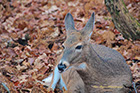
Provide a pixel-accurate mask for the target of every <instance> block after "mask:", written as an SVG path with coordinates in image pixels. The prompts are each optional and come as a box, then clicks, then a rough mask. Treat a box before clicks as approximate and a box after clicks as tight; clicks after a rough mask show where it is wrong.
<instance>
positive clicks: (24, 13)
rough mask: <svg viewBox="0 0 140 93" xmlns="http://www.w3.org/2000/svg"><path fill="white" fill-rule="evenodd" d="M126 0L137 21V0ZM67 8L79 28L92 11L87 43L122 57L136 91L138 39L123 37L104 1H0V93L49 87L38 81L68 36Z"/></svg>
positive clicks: (48, 70)
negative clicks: (131, 76)
mask: <svg viewBox="0 0 140 93" xmlns="http://www.w3.org/2000/svg"><path fill="white" fill-rule="evenodd" d="M125 4H126V7H127V8H128V10H129V12H130V13H131V14H132V15H133V16H134V17H135V18H136V19H137V20H138V21H139V22H140V11H139V10H140V1H139V0H125ZM68 12H70V13H71V14H72V15H73V17H74V21H75V26H76V28H77V29H82V28H83V27H84V25H85V24H86V22H87V21H88V19H89V17H90V16H91V13H93V12H95V26H94V31H93V34H92V36H91V42H93V43H97V44H102V45H105V46H107V47H110V48H113V49H115V50H117V51H118V52H120V53H121V54H122V55H123V56H124V58H125V59H126V62H127V64H128V65H129V67H130V69H131V71H132V75H133V81H134V82H135V83H136V86H137V89H139V90H138V91H139V92H138V93H140V41H138V40H137V41H131V40H126V39H124V38H123V36H122V35H121V33H119V31H118V30H117V29H116V28H115V26H114V24H113V23H112V18H111V16H110V14H109V12H108V10H107V8H106V7H105V4H104V0H0V93H5V92H6V91H10V92H11V93H30V92H32V93H45V92H46V91H47V88H46V87H45V86H44V85H43V84H42V83H40V82H39V81H41V80H42V79H44V78H46V77H47V76H48V75H49V74H50V73H51V72H52V71H53V67H54V66H55V64H56V60H57V56H58V55H60V53H61V52H62V49H63V48H62V43H63V42H64V40H65V39H66V31H65V27H64V17H65V15H66V14H67V13H68ZM56 91H58V90H56ZM57 93H60V92H57Z"/></svg>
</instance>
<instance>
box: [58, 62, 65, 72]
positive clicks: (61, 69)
mask: <svg viewBox="0 0 140 93" xmlns="http://www.w3.org/2000/svg"><path fill="white" fill-rule="evenodd" d="M57 67H58V70H59V71H60V72H63V71H64V70H65V68H66V65H65V64H62V63H60V64H58V66H57Z"/></svg>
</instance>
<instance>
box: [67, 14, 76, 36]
mask: <svg viewBox="0 0 140 93" xmlns="http://www.w3.org/2000/svg"><path fill="white" fill-rule="evenodd" d="M65 28H66V31H67V35H68V34H70V33H71V32H73V31H74V30H75V26H74V20H73V17H72V15H71V14H70V13H67V15H66V17H65Z"/></svg>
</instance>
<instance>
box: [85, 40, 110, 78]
mask: <svg viewBox="0 0 140 93" xmlns="http://www.w3.org/2000/svg"><path fill="white" fill-rule="evenodd" d="M87 47H88V48H86V49H87V50H86V51H85V54H84V55H85V60H86V63H87V64H88V66H89V67H88V68H90V69H91V73H92V72H94V73H98V75H99V76H104V75H107V74H111V73H112V69H111V68H110V67H109V65H108V63H107V62H105V60H103V59H102V58H101V57H100V55H98V54H97V52H96V50H94V48H93V47H92V44H90V43H89V44H88V45H87ZM90 69H89V71H90ZM93 70H94V71H93ZM109 72H110V73H109Z"/></svg>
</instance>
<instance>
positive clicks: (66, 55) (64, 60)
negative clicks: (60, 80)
mask: <svg viewBox="0 0 140 93" xmlns="http://www.w3.org/2000/svg"><path fill="white" fill-rule="evenodd" d="M94 16H95V15H94V13H92V15H91V17H90V19H89V21H88V22H87V24H86V26H85V27H84V28H83V29H82V30H76V29H75V26H74V20H73V17H72V15H71V14H70V13H68V14H67V15H66V17H65V28H66V32H67V39H66V41H65V42H64V43H63V48H64V50H63V53H62V57H61V60H60V62H59V64H58V69H59V71H60V72H63V71H64V70H65V69H66V68H67V67H69V66H70V65H72V64H75V63H80V62H83V61H84V60H85V57H84V56H85V53H86V50H87V48H88V44H89V40H90V36H91V34H92V32H93V27H94Z"/></svg>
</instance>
